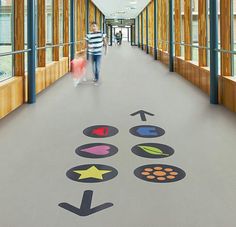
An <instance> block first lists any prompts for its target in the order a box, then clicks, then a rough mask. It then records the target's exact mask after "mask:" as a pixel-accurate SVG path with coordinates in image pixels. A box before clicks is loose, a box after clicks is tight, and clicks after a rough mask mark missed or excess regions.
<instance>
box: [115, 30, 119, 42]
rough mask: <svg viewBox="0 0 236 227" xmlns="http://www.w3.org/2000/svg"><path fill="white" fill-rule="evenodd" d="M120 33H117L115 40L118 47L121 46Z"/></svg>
mask: <svg viewBox="0 0 236 227" xmlns="http://www.w3.org/2000/svg"><path fill="white" fill-rule="evenodd" d="M119 36H120V35H119V32H117V33H116V34H115V40H116V45H119V41H120V40H119Z"/></svg>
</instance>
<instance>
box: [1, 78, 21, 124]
mask: <svg viewBox="0 0 236 227" xmlns="http://www.w3.org/2000/svg"><path fill="white" fill-rule="evenodd" d="M23 84H24V80H23V77H15V78H12V79H9V80H7V81H4V82H1V83H0V119H2V118H3V117H5V116H6V115H7V114H9V113H10V112H12V111H13V110H15V109H16V108H18V107H19V106H21V105H22V104H23V103H24V98H23V97H24V95H23V93H24V91H23V87H24V86H23Z"/></svg>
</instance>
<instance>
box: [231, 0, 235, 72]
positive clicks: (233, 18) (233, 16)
mask: <svg viewBox="0 0 236 227" xmlns="http://www.w3.org/2000/svg"><path fill="white" fill-rule="evenodd" d="M232 11H233V15H232V20H233V37H234V38H233V48H232V49H233V50H234V51H236V0H233V10H232ZM233 69H234V71H233V72H234V74H233V75H236V56H235V55H234V64H233Z"/></svg>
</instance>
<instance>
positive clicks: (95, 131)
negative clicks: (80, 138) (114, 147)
mask: <svg viewBox="0 0 236 227" xmlns="http://www.w3.org/2000/svg"><path fill="white" fill-rule="evenodd" d="M118 132H119V131H118V129H117V128H115V127H112V126H108V125H95V126H91V127H89V128H86V129H85V130H84V134H85V135H86V136H88V137H94V138H106V137H111V136H115V135H116V134H117V133H118Z"/></svg>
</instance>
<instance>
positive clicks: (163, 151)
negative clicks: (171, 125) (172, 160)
mask: <svg viewBox="0 0 236 227" xmlns="http://www.w3.org/2000/svg"><path fill="white" fill-rule="evenodd" d="M131 150H132V152H133V153H134V154H136V155H138V156H140V157H143V158H167V157H170V156H171V155H173V154H174V149H173V148H171V147H169V146H167V145H164V144H159V143H143V144H139V145H136V146H134V147H133V148H132V149H131Z"/></svg>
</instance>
